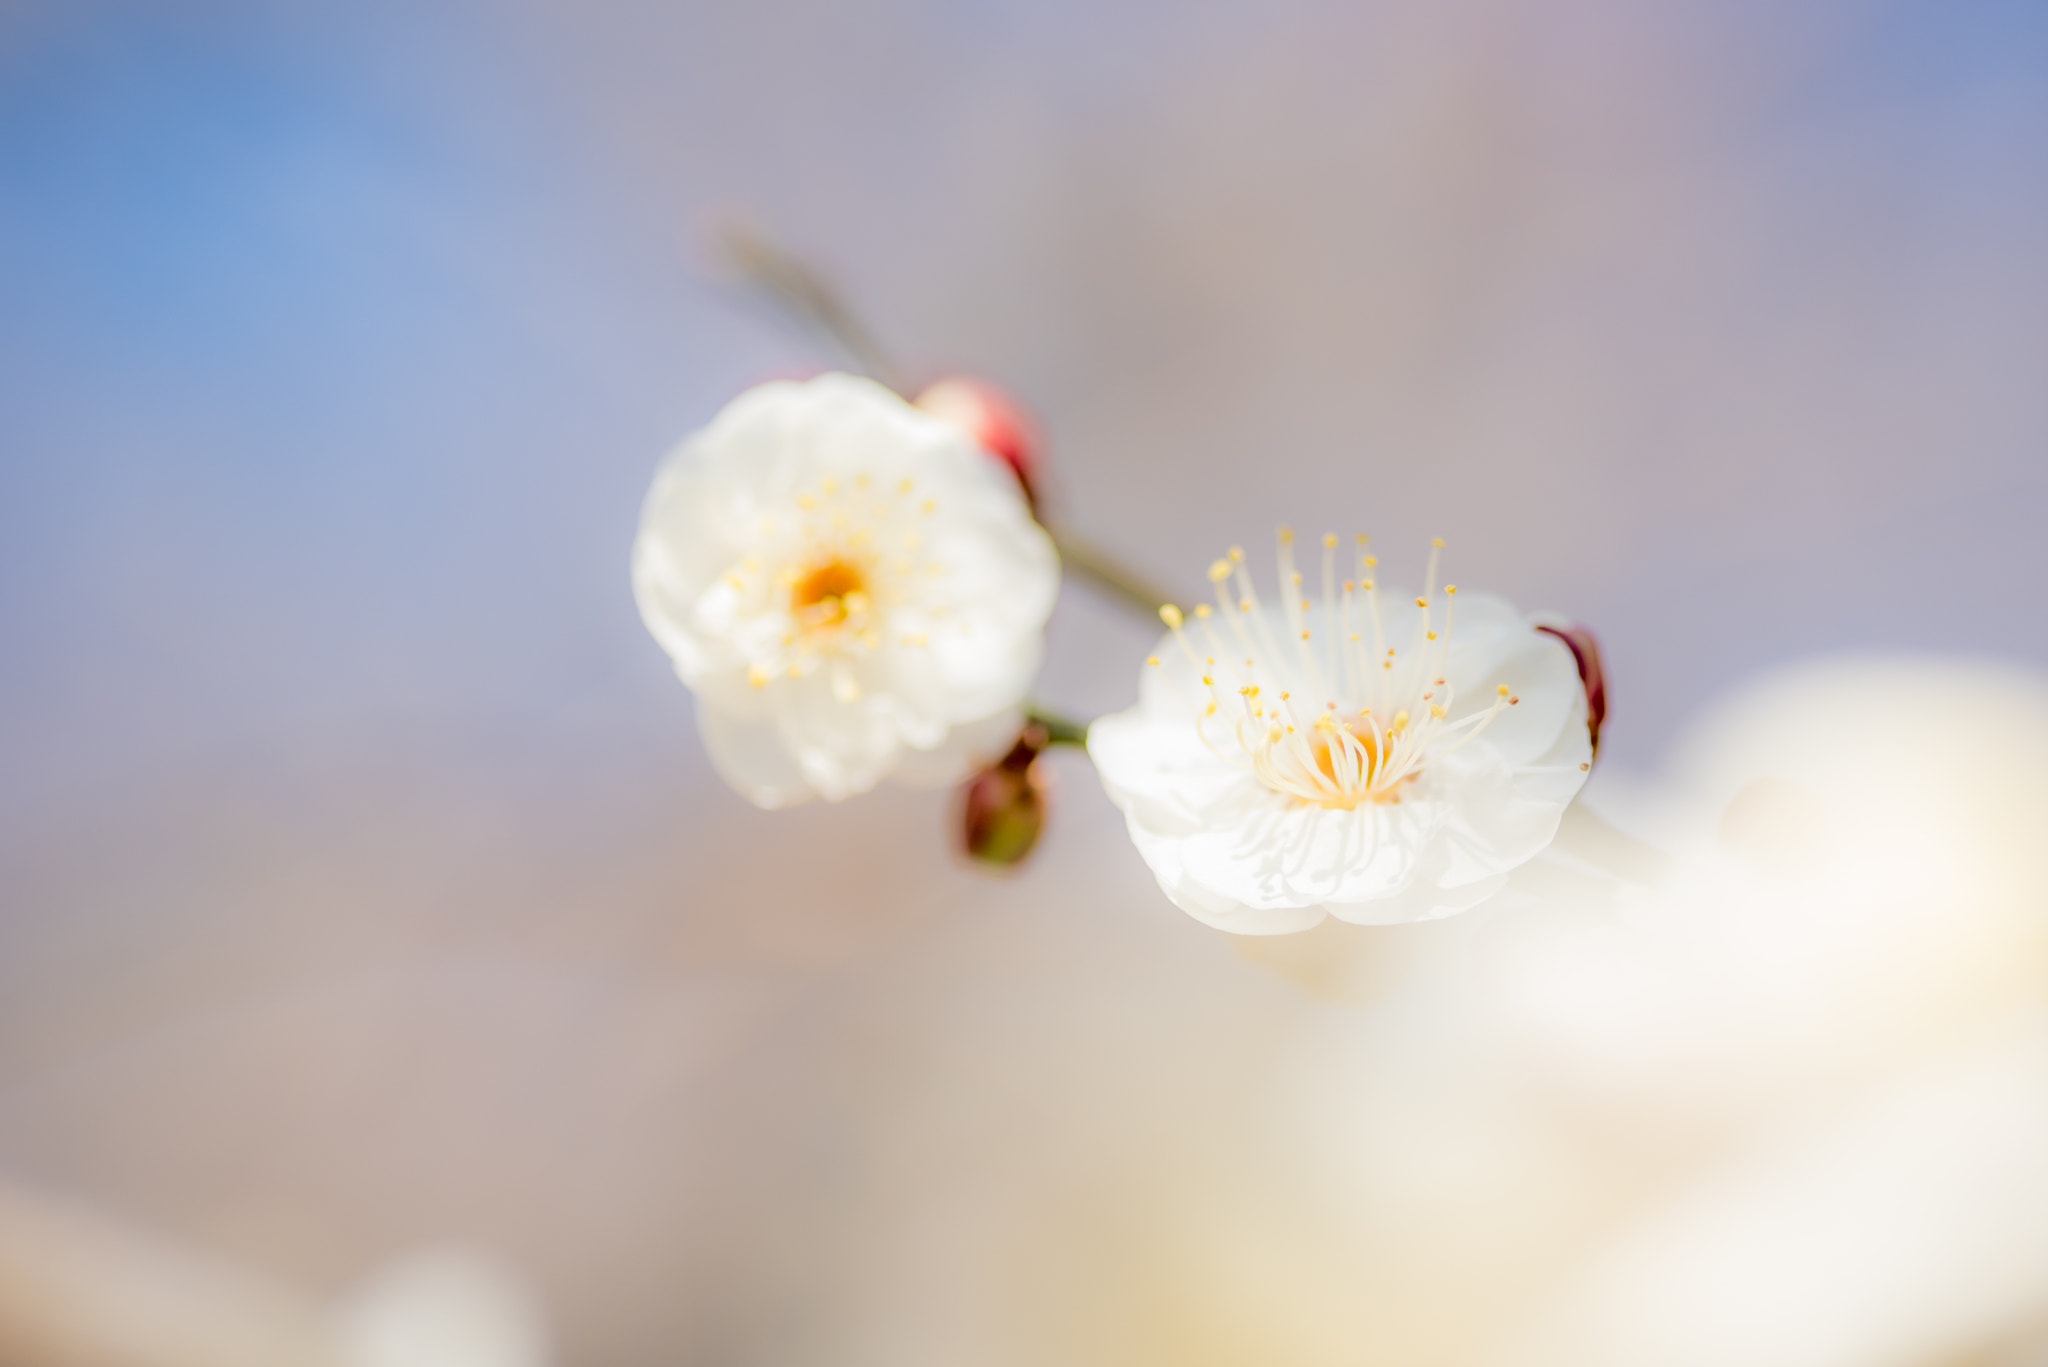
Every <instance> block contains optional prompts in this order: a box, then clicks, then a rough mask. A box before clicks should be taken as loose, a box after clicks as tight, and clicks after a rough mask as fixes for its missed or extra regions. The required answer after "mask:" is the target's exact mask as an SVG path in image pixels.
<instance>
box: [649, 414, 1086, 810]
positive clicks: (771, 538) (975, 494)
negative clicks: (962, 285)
mask: <svg viewBox="0 0 2048 1367" xmlns="http://www.w3.org/2000/svg"><path fill="white" fill-rule="evenodd" d="M1058 588H1059V561H1058V558H1057V556H1056V555H1055V553H1054V551H1053V548H1052V542H1051V540H1050V538H1048V537H1047V536H1046V534H1045V532H1044V530H1043V529H1042V528H1040V527H1039V526H1038V524H1037V523H1036V522H1034V521H1033V520H1032V518H1031V515H1030V512H1029V511H1028V510H1027V508H1026V506H1025V502H1024V498H1023V495H1022V493H1021V491H1020V490H1019V488H1018V485H1017V481H1016V480H1015V479H1014V478H1013V477H1012V476H1011V475H1010V473H1009V472H1008V471H1007V470H1005V469H1004V468H1003V467H1002V466H1001V465H1000V464H998V463H997V462H995V461H994V460H992V459H990V458H989V456H988V455H987V453H985V452H984V451H982V450H981V449H980V448H979V447H977V446H976V445H975V444H974V441H973V439H972V438H971V437H969V436H967V435H966V434H964V433H963V432H962V431H961V430H960V429H959V428H958V427H957V426H955V425H954V424H952V423H949V422H946V421H943V420H941V419H939V418H936V417H933V416H931V415H929V414H926V413H923V412H920V411H919V410H917V409H915V408H913V407H911V406H910V405H909V404H907V403H905V402H904V401H903V400H902V399H900V398H898V397H897V396H896V395H894V394H892V393H890V392H889V391H888V390H886V389H884V388H882V387H881V386H880V385H877V384H875V383H873V382H871V381H868V380H862V379H856V378H854V377H852V376H849V375H825V376H821V377H820V378H818V379H815V380H812V381H809V382H808V383H801V384H799V383H791V382H786V381H778V382H775V383H770V384H764V385H761V386H760V387H758V388H756V389H752V390H749V391H748V392H747V393H745V394H743V395H741V396H740V397H739V398H737V399H735V400H734V401H733V402H732V403H731V404H730V405H728V406H727V407H726V409H725V410H724V411H723V412H722V413H720V414H719V415H718V417H717V418H716V419H715V420H714V421H713V422H712V424H711V425H710V426H709V427H708V428H706V429H705V430H703V431H702V432H700V433H698V434H697V435H696V436H694V437H691V438H690V439H689V440H687V441H686V442H684V443H683V445H682V446H680V447H679V448H678V449H677V450H676V451H675V453H674V454H673V455H671V456H670V457H669V458H668V460H667V461H666V462H665V463H664V464H663V465H662V467H661V471H660V473H659V474H657V475H656V477H655V481H654V487H653V489H652V490H651V491H650V492H649V493H648V496H647V503H646V506H645V509H644V510H643V512H642V514H641V520H640V534H639V539H638V540H637V541H636V542H635V543H634V547H633V591H634V597H635V599H636V600H637V601H638V603H639V605H640V615H641V618H642V619H643V620H644V621H645V622H646V624H647V629H648V630H649V631H651V632H652V633H654V637H655V639H656V640H657V641H659V642H660V643H661V645H662V647H663V649H665V650H667V651H668V653H669V655H670V656H671V657H673V659H674V661H675V666H676V672H677V673H678V674H679V675H681V677H682V680H683V682H684V683H686V684H688V685H689V686H690V688H691V689H693V690H694V691H695V692H696V694H697V700H698V713H697V715H698V722H699V725H700V727H701V729H702V731H703V734H704V740H705V745H706V748H707V749H708V750H709V751H710V754H711V759H712V762H713V763H714V764H715V765H716V766H717V767H718V770H719V772H720V773H721V774H723V775H724V777H725V778H726V779H727V781H728V782H730V783H731V784H732V785H733V786H734V787H735V788H737V789H739V790H740V792H742V793H744V794H745V795H746V796H747V797H748V798H750V799H752V800H753V801H754V802H756V803H758V804H759V805H761V806H763V807H783V806H788V805H791V804H793V803H798V802H803V801H806V800H808V799H810V798H812V797H823V798H825V799H827V800H828V801H837V800H838V799H840V798H844V797H847V796H850V795H852V794H854V793H859V792H864V791H866V790H867V789H869V788H871V787H873V786H874V785H875V783H876V782H878V781H879V780H880V779H882V778H883V777H885V776H888V775H890V774H895V775H896V776H898V777H903V778H908V779H911V780H913V781H918V780H922V781H928V782H950V781H953V780H956V779H959V778H961V777H964V776H965V775H966V773H967V772H968V771H969V770H970V769H971V768H972V767H973V765H974V764H975V763H976V762H977V761H980V760H985V759H988V758H992V757H994V756H996V755H1000V754H1002V753H1003V752H1004V751H1005V750H1007V749H1008V748H1009V746H1010V743H1011V741H1013V740H1014V739H1015V737H1016V731H1017V725H1018V717H1017V706H1018V703H1019V702H1020V700H1021V699H1022V697H1023V695H1024V690H1025V689H1026V687H1027V686H1028V685H1029V684H1030V682H1031V679H1032V676H1033V675H1034V674H1035V673H1036V672H1037V669H1038V662H1039V657H1040V654H1041V651H1042V647H1043V629H1044V626H1045V619H1046V617H1047V615H1048V614H1049V613H1050V612H1051V610H1052V602H1053V598H1054V596H1055V594H1056V593H1057V592H1058Z"/></svg>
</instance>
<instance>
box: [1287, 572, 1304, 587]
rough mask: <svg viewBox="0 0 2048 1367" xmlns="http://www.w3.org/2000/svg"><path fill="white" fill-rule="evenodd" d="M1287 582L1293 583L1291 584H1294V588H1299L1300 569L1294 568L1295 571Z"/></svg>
mask: <svg viewBox="0 0 2048 1367" xmlns="http://www.w3.org/2000/svg"><path fill="white" fill-rule="evenodd" d="M1289 582H1290V583H1292V584H1293V585H1294V586H1295V587H1296V588H1300V587H1301V571H1300V570H1296V571H1295V572H1294V577H1293V579H1291V580H1290V581H1289Z"/></svg>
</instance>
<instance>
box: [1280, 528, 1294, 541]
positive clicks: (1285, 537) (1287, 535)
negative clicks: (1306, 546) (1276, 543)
mask: <svg viewBox="0 0 2048 1367" xmlns="http://www.w3.org/2000/svg"><path fill="white" fill-rule="evenodd" d="M1280 544H1281V545H1283V546H1291V545H1293V544H1294V528H1292V527H1288V526H1282V527H1281V528H1280Z"/></svg>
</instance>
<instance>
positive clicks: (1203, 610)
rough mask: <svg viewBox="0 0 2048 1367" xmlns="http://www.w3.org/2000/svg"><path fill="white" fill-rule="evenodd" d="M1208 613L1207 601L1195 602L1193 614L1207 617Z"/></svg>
mask: <svg viewBox="0 0 2048 1367" xmlns="http://www.w3.org/2000/svg"><path fill="white" fill-rule="evenodd" d="M1208 615H1209V605H1208V604H1207V603H1197V604H1195V616H1197V617H1207V616H1208Z"/></svg>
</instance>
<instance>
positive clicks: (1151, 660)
mask: <svg viewBox="0 0 2048 1367" xmlns="http://www.w3.org/2000/svg"><path fill="white" fill-rule="evenodd" d="M1145 663H1146V664H1148V665H1156V664H1158V663H1159V657H1158V656H1157V655H1147V656H1146V657H1145Z"/></svg>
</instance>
